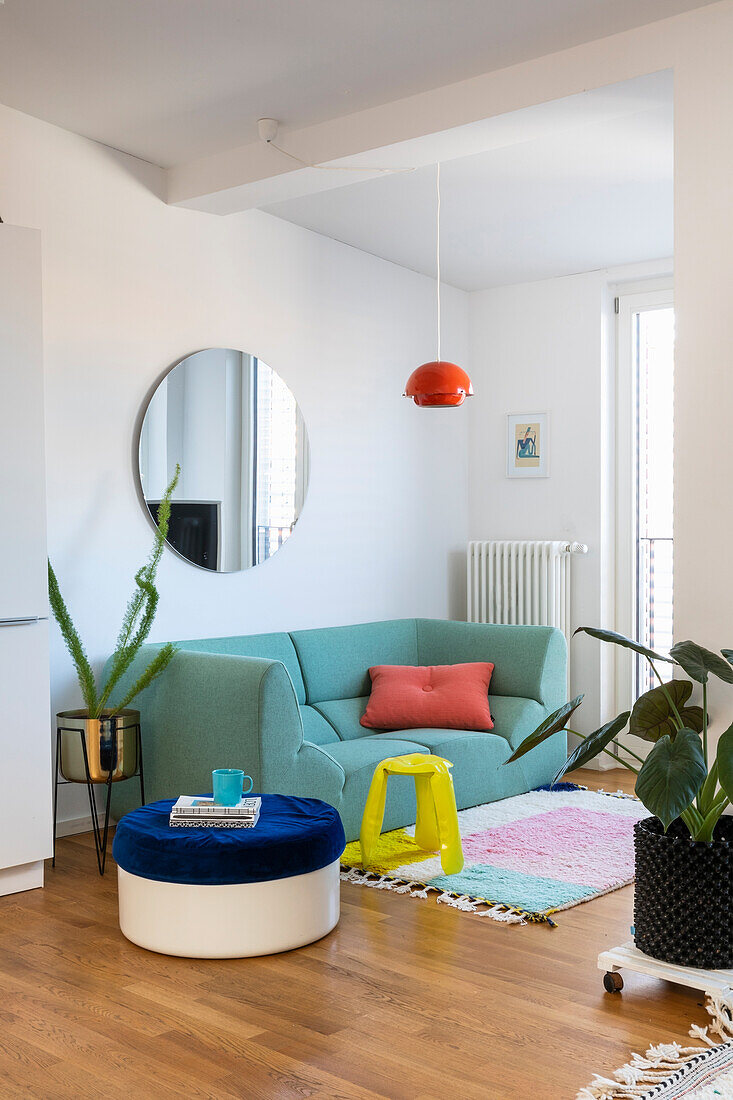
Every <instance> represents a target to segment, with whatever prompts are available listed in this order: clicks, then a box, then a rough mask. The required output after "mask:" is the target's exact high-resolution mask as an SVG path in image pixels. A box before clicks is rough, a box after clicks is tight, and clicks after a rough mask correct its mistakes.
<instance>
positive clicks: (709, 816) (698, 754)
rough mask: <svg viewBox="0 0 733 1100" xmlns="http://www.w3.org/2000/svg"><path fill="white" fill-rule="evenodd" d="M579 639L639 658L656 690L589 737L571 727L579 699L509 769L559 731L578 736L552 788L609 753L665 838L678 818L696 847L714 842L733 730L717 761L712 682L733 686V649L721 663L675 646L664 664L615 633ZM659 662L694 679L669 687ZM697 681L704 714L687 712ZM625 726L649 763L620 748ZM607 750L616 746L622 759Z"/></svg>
mask: <svg viewBox="0 0 733 1100" xmlns="http://www.w3.org/2000/svg"><path fill="white" fill-rule="evenodd" d="M579 632H582V633H585V634H589V635H590V636H591V637H593V638H597V639H599V640H600V641H602V642H611V643H612V644H614V645H618V646H621V647H622V648H624V649H629V650H632V651H633V652H634V653H638V654H640V655H641V656H642V657H644V658H645V660H647V661H648V662H649V665H650V667H651V669H652V671H653V673H654V676H655V677H656V679H657V681H658V684H657V686H656V687H654V688H652V689H651V690H650V691H647V692H645V694H644V695H642V696H640V697H639V698H638V699H637V700H636V702H635V703H634V706H633V709H632V710H631V711H628V710H627V711H624V712H623V714H619V715H618V717H617V718H614V719H613V721H611V722H607V723H606V724H605V725H604V726H601V728H600V729H597V730H596V731H595V732H594V733H591V734H589V735H588V736H587V737H584V736H583V735H582V734H580V733H578V732H577V730H572V729H571V728H570V727H569V726H568V724H567V723H568V722H569V721H570V718H571V717H572V715H573V714H574V712H575V711H576V710H577V709H578V707H579V706H580V704H581V702H582V701H583V696H582V695H578V696H577V697H576V698H575V699H573V700H572V701H570V702H568V703H564V704H563V706H561V707H559V708H558V709H557V710H556V711H554V712H553V713H552V714H550V715H549V716H548V717H547V718H546V719H545V720H544V722H542V724H541V725H540V726H538V727H537V729H536V730H535V731H534V733H531V734H530V735H529V736H528V737H526V738H525V739H524V741H523V742H522V743H521V745H519V746H518V748H517V749H516V750H515V751H514V752H513V753H512V755H511V756H510V757H509V759H508V760H507V761H506V763H507V764H510V763H511V762H512V761H513V760H518V759H519V758H520V757H521V756H524V754H525V753H527V752H530V751H531V750H532V749H534V748H536V746H537V745H540V744H542V742H543V741H546V740H547V738H548V737H551V736H552V735H553V734H554V733H557V732H559V731H560V730H566V731H567V732H568V733H574V734H575V736H576V737H579V738H580V744H579V745H578V747H577V748H576V749H575V750H574V752H572V753H571V754H570V756H569V757H568V759H567V760H566V761H565V763H564V764H563V766H562V767H561V768H560V770H559V771H558V772H557V774H556V775H555V778H554V779H553V783H556V782H557V781H558V780H559V779H561V778H562V776H563V775H565V774H566V772H569V771H572V769H573V768H581V767H583V765H584V764H587V763H588V762H589V761H590V760H593V759H594V757H596V756H598V754H599V753H601V752H605V753H606V754H607V755H609V756H612V757H613V759H614V760H615V761H616V763H617V764H623V766H624V767H625V768H628V770H629V771H632V772H634V774H635V775H636V777H637V778H636V793H637V795H638V797H639V798H640V799H641V801H642V802H643V804H644V806H645V807H646V808H647V810H649V812H650V813H651V814H653V815H654V816H655V817H658V818H659V820H660V821H661V822H662V824H663V826H664V831H665V832H666V831H667V829H668V828H669V826H670V825H671V824H672V822H673V821H675V820H677V819H678V818H679V819H680V820H681V821H682V822H683V823H684V825H685V826H686V828H687V830H688V832H689V834H690V836H691V837H692V839H693V840H697V841H701V842H705V843H710V842H711V841H712V840H713V839H714V832H715V826H716V825H717V824H718V821H719V820H720V818H721V816H722V814H723V812H724V811H725V810H726V808H727V807H728V806H729V805H730V804H731V803H732V802H733V725H731V726H729V727H728V729H727V730H726V731H725V733H723V735H722V736H721V737H720V739H719V741H718V746H717V752H716V754H715V757H714V758H712V754H711V753H710V749H709V745H708V709H707V703H708V680H709V678H710V676H711V675H713V676H716V677H718V679H720V680H723V681H724V682H725V683H726V684H733V667H731V666H733V650H730V649H723V650H721V653H722V657H721V656H720V655H719V654H717V653H713V652H712V651H711V650H709V649H704V648H703V647H702V646H700V645H697V644H696V643H695V642H690V641H687V642H677V644H676V645H674V646H672V649H671V650H670V653H669V657H665V656H663V655H662V654H660V653H655V652H654V651H653V650H651V649H648V648H647V647H646V646H643V645H641V644H640V643H639V642H635V641H632V639H631V638H626V637H624V636H623V635H622V634H616V633H615V632H614V631H612V630H597V629H595V628H593V627H585V626H584V627H580V628H579V631H576V634H577V633H579ZM660 661H661V662H664V663H667V664H672V665H675V666H676V667H677V668H679V669H681V670H682V672H684V673H686V675H687V676H688V677H689V679H675V680H671V681H669V682H665V681H664V680H663V678H662V676H661V675H660V673H659V670H658V668H657V664H658V663H659V662H660ZM693 681H694V683H697V684H700V685H701V687H702V706H701V707H698V706H689V705H688V704H689V699H690V696H691V695H692V690H693ZM627 725H628V733H630V734H633V735H634V736H635V737H638V738H640V739H641V740H642V741H646V742H647V743H651V745H652V748H651V750H650V751H649V753H648V755H647V756H646V758H644V757H643V756H640V755H639V754H638V753H636V752H634V751H633V749H631V748H629V746H628V744H627V743H626V742H624V743H623V744H620V743H619V741H618V737H619V736H620V734H622V733H623V732H624V730H626V728H627ZM610 745H614V746H615V747H616V750H617V752H618V755H616V753H614V752H613V751H612V750H611V749H610V748H609V746H610ZM628 757H630V758H631V759H628ZM632 761H633V762H632Z"/></svg>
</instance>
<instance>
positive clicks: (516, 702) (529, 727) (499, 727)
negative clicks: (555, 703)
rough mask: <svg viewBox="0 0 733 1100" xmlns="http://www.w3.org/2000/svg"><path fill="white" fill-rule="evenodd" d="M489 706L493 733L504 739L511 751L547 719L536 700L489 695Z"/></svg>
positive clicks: (542, 708)
mask: <svg viewBox="0 0 733 1100" xmlns="http://www.w3.org/2000/svg"><path fill="white" fill-rule="evenodd" d="M489 705H490V706H491V714H492V717H493V719H494V733H496V734H498V735H499V736H500V737H504V738H506V740H507V741H508V742H509V744H510V745H511V747H512V748H513V749H516V748H517V746H518V745H521V743H522V741H524V739H525V737H526V736H527V735H528V734H530V733H532V732H533V730H536V729H537V727H538V726H539V724H540V722H541V721H542V720H543V718H546V717H547V711H546V710H545V708H544V707H541V706H540V704H539V703H538V702H537V701H536V699H518V698H514V697H512V696H509V695H490V696H489ZM535 751H536V750H535Z"/></svg>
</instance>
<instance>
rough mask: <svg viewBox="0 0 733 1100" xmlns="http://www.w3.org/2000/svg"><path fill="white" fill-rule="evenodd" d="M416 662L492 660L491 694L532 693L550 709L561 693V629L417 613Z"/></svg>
mask: <svg viewBox="0 0 733 1100" xmlns="http://www.w3.org/2000/svg"><path fill="white" fill-rule="evenodd" d="M415 625H416V629H417V649H418V660H417V661H416V662H415V663H416V664H419V665H444V664H457V663H458V662H461V661H492V662H493V663H494V665H495V666H496V667H495V669H494V675H493V676H492V679H491V694H492V695H514V696H518V697H519V698H522V699H536V700H537V702H538V703H542V705H543V706H544V707H546V709H547V710H554V709H555V708H556V707H559V706H560V704H561V703H563V702H564V701H565V699H566V698H567V696H566V694H565V692H566V683H565V669H566V663H567V645H566V642H565V637H564V635H563V634H562V633H561V632H560V631H559V630H557V629H556V628H555V627H551V626H496V625H494V624H491V623H459V622H452V621H450V620H444V619H417V620H416V623H415Z"/></svg>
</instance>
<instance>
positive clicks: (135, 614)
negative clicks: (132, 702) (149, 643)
mask: <svg viewBox="0 0 733 1100" xmlns="http://www.w3.org/2000/svg"><path fill="white" fill-rule="evenodd" d="M180 476H181V467H180V466H179V465H176V471H175V474H174V475H173V478H172V480H171V482H170V484H169V485H168V488H167V489H166V491H165V493H164V494H163V499H162V500H161V502H160V505H159V506H158V522H157V530H156V532H155V540H154V542H153V549H152V550H151V552H150V557H149V558H148V560H147V562H146V563H145V565H142V566H141V567H140V568H139V569H138V571H137V573H136V574H135V584H136V586H137V588H136V591H135V593H134V595H133V596H132V597H131V598H130V600H129V602H128V604H127V608H126V609H125V615H124V618H123V620H122V626H121V627H120V633H119V635H118V638H117V644H116V646H115V651H114V653H113V654H112V659H111V661H110V668H109V674H108V677H107V682H106V683H105V684H104V686H103V688H102V690H101V694H100V698H99V709H100V710H101V709H102V708H104V707H105V706H106V705H107V701H108V699H109V698H110V697H111V695H112V692H113V691H114V689H115V687H116V686H117V684H118V683H119V681H120V680H121V679H122V677H123V676H124V674H125V673H126V672H127V670H128V668H129V667H130V665H131V664H132V662H133V661H134V659H135V656H136V654H137V653H138V651H139V650H140V648H141V646H142V645H143V643H144V641H145V639H146V638H147V636H148V634H149V633H150V630H151V628H152V625H153V621H154V619H155V614H156V612H157V610H158V600H159V596H158V591H157V589H156V587H155V577H156V573H157V571H158V565H159V564H160V559H161V555H162V553H163V547H164V546H165V540H166V538H167V537H168V523H169V520H170V512H171V497H172V496H173V491H174V490H175V488H176V486H177V484H178V479H179V478H180Z"/></svg>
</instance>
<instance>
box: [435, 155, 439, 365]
mask: <svg viewBox="0 0 733 1100" xmlns="http://www.w3.org/2000/svg"><path fill="white" fill-rule="evenodd" d="M435 195H436V200H437V201H436V206H435V214H436V224H435V271H436V275H437V299H438V354H437V356H436V358H437V360H438V362H440V161H438V163H437V164H436V165H435Z"/></svg>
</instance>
